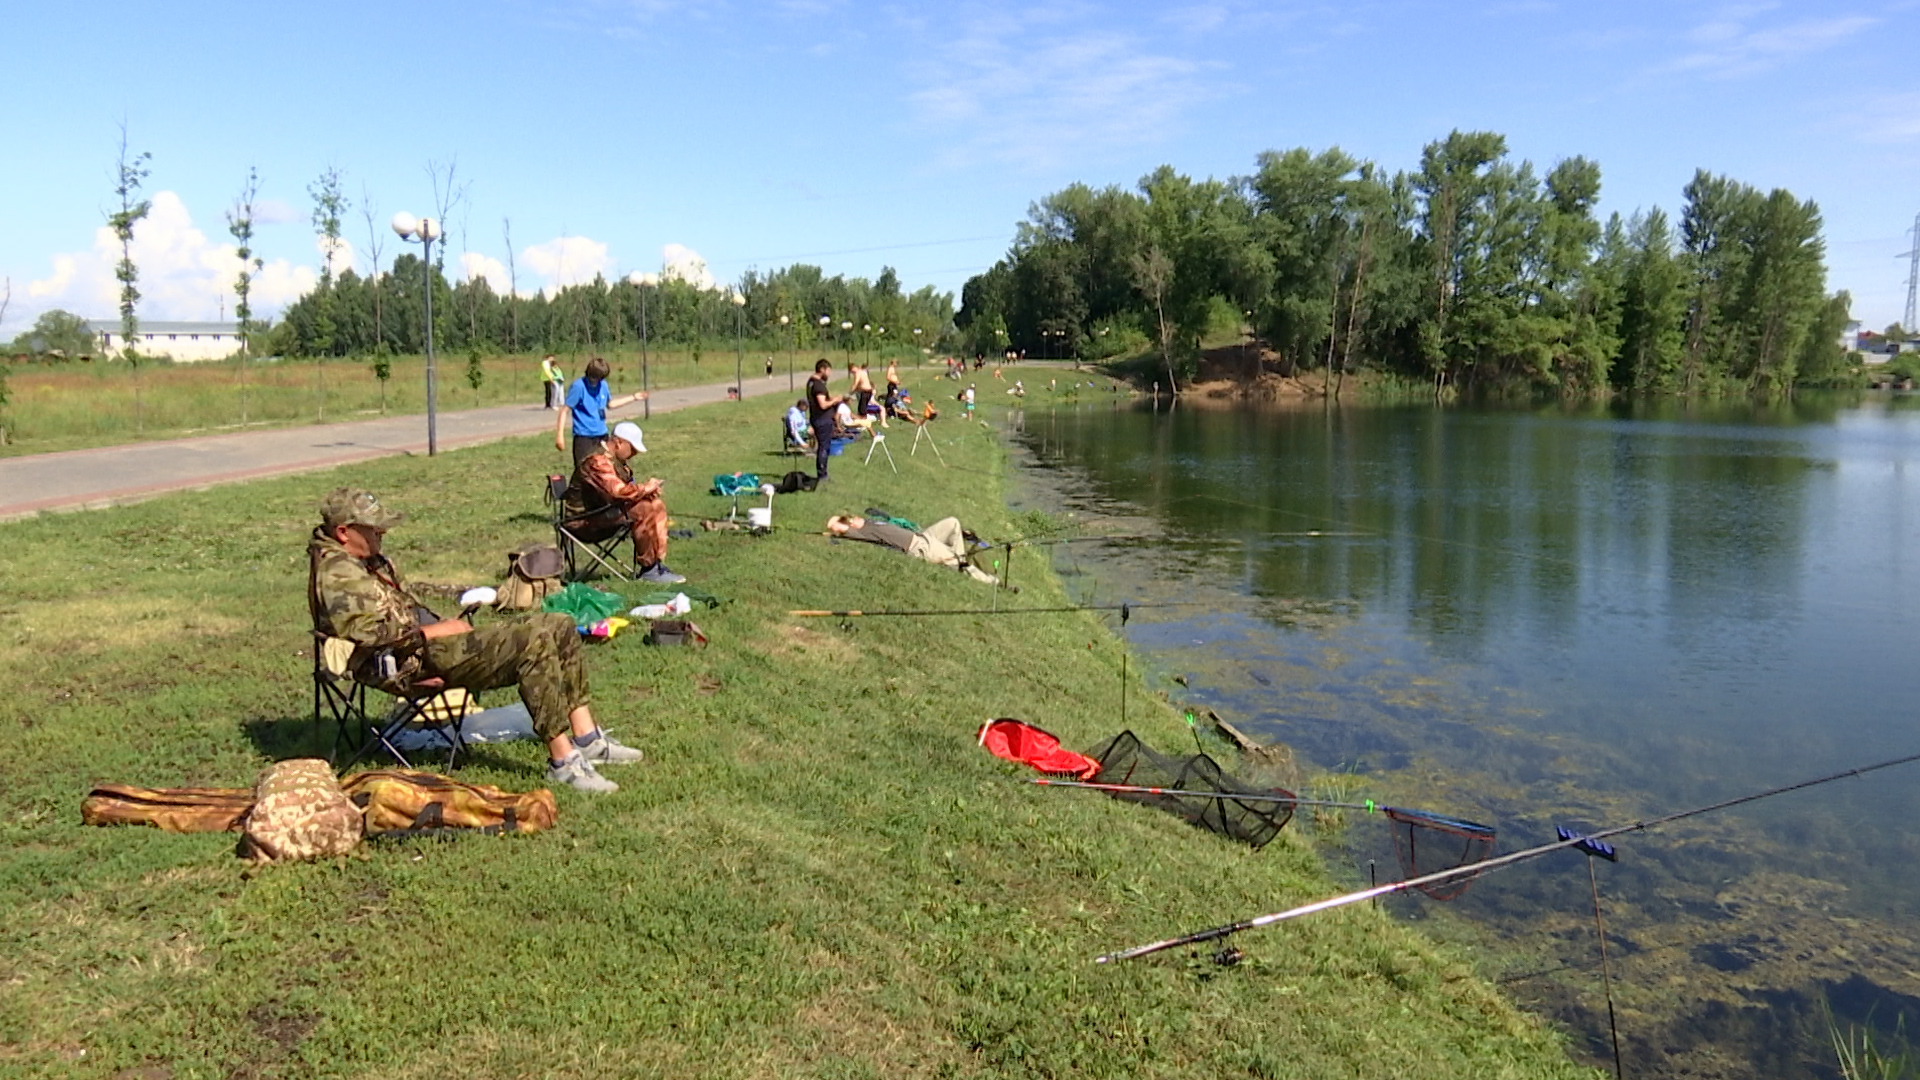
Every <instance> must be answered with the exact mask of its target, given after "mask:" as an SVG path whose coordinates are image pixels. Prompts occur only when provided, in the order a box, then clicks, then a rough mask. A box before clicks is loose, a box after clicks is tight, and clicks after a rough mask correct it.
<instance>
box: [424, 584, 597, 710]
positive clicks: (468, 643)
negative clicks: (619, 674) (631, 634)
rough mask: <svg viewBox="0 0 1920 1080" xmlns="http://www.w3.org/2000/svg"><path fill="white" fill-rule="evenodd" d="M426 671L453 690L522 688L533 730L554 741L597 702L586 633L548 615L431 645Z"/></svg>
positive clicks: (520, 619)
mask: <svg viewBox="0 0 1920 1080" xmlns="http://www.w3.org/2000/svg"><path fill="white" fill-rule="evenodd" d="M426 661H427V662H426V670H425V671H424V672H423V674H426V675H438V676H440V677H441V678H443V679H445V680H446V681H447V685H448V686H458V687H462V688H465V689H467V690H474V691H479V690H498V689H500V688H501V687H505V686H516V685H517V686H519V687H520V700H521V701H524V702H526V703H527V712H529V713H531V714H533V730H534V731H535V732H537V733H539V735H540V737H541V738H543V739H551V738H553V737H554V736H556V735H562V734H565V733H566V732H568V731H569V730H571V728H570V725H569V724H568V721H567V716H568V714H569V713H571V712H573V710H575V709H577V708H579V707H580V706H582V705H587V704H590V703H591V698H590V696H589V695H588V693H587V668H586V664H585V662H583V661H582V660H581V658H580V632H579V631H578V630H576V629H575V628H574V625H573V620H572V619H569V618H567V617H566V616H565V615H555V614H552V613H550V612H543V613H541V614H537V615H524V616H519V617H517V618H512V619H506V620H502V621H499V622H489V623H485V624H483V625H480V626H476V627H474V628H473V631H472V632H471V633H466V634H456V635H454V636H453V637H445V638H439V639H437V640H434V641H429V642H427V651H426Z"/></svg>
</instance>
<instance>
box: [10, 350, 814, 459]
mask: <svg viewBox="0 0 1920 1080" xmlns="http://www.w3.org/2000/svg"><path fill="white" fill-rule="evenodd" d="M594 355H600V356H603V357H605V358H606V360H607V361H608V363H610V364H611V365H612V367H613V377H612V378H611V379H610V380H609V381H610V382H611V383H612V384H613V387H614V392H615V393H616V394H626V393H630V392H632V391H634V390H638V389H640V383H641V371H640V368H641V364H640V353H639V351H638V350H637V349H629V348H620V349H610V350H604V351H602V352H600V353H598V354H595V353H591V352H583V353H578V354H563V355H561V356H560V357H559V358H558V361H557V362H558V363H559V365H560V369H561V371H562V372H563V373H564V374H565V375H566V376H567V378H568V380H569V381H571V380H573V379H577V378H579V377H580V375H581V374H582V373H583V372H584V371H585V369H586V364H587V361H588V360H589V359H590V358H591V357H592V356H594ZM769 355H772V356H773V358H774V370H775V377H776V378H777V379H780V380H782V381H785V379H786V377H787V360H788V355H787V353H786V351H785V350H782V351H781V352H779V353H777V354H770V353H767V352H766V351H765V350H761V351H759V352H755V351H753V350H752V349H751V348H749V349H748V350H747V352H746V355H745V364H744V368H743V370H744V375H743V377H744V378H747V379H759V380H764V379H765V378H766V359H767V357H768V356H769ZM844 358H845V354H844V353H836V354H834V355H833V362H834V366H835V368H836V369H842V368H843V364H842V361H843V359H844ZM812 359H813V358H810V357H809V356H808V355H807V354H804V353H802V354H799V356H798V359H797V360H796V362H795V372H796V379H797V380H798V382H799V384H804V383H805V381H806V377H807V376H806V370H805V369H809V367H810V365H811V364H812ZM0 364H5V365H6V368H5V371H4V374H5V375H6V376H7V391H8V396H9V398H10V401H9V402H8V404H6V405H5V406H0V427H5V428H6V430H7V433H8V441H7V443H6V444H5V445H0V456H16V455H20V454H43V453H49V452H51V451H56V450H77V449H82V448H84V447H89V446H113V445H118V444H121V443H129V442H136V441H139V440H142V439H167V438H181V437H185V436H190V435H207V434H222V433H227V432H233V431H240V430H245V429H251V428H258V427H293V426H299V425H305V424H314V423H338V422H340V421H343V420H365V419H368V418H370V417H377V416H380V415H383V414H386V415H404V414H409V413H424V412H426V411H427V391H426V360H425V358H424V357H419V356H397V357H394V358H393V373H392V377H391V378H389V379H388V380H387V385H386V389H385V393H384V396H383V394H382V391H381V386H380V380H379V379H377V378H375V377H374V373H373V365H372V364H371V363H370V362H369V361H367V360H365V359H356V358H350V357H349V358H341V359H334V360H327V361H325V362H319V363H316V362H315V361H312V360H295V359H289V360H279V361H275V362H273V363H259V362H253V363H248V364H244V365H243V364H240V363H239V362H238V361H221V362H217V363H198V364H144V365H142V366H141V367H140V368H139V369H138V370H135V369H131V368H129V367H128V366H127V365H126V364H124V363H119V362H107V361H101V360H93V361H89V362H86V363H80V362H73V363H65V364H50V365H42V364H12V363H8V362H7V361H6V360H5V359H4V358H0ZM481 365H482V367H483V369H484V372H485V374H484V377H483V378H482V380H481V383H480V387H479V388H478V389H477V390H476V389H475V388H474V387H473V386H472V385H471V384H469V383H468V381H467V357H466V355H465V354H464V353H449V354H442V355H441V356H440V357H439V358H438V361H437V363H436V370H437V375H436V379H437V386H438V390H437V391H436V394H435V399H436V403H437V406H438V407H439V408H440V409H443V410H456V409H472V408H479V407H483V406H488V405H511V404H529V403H532V402H537V401H540V400H541V389H540V377H539V372H540V357H539V356H538V355H537V354H522V355H513V356H501V355H488V356H485V357H483V358H482V360H481ZM733 375H734V351H733V349H732V347H731V346H729V347H728V348H726V349H725V350H715V349H709V350H707V352H706V353H705V355H704V356H703V357H702V358H701V360H700V362H699V363H697V364H696V363H695V362H694V360H693V354H692V353H690V352H687V351H685V350H671V351H667V350H659V349H655V350H652V351H651V352H650V353H649V354H648V362H647V380H646V381H647V384H648V385H649V386H651V387H652V388H654V389H656V390H665V389H671V388H673V387H678V386H694V385H699V384H704V383H727V382H732V381H733Z"/></svg>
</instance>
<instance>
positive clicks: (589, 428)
mask: <svg viewBox="0 0 1920 1080" xmlns="http://www.w3.org/2000/svg"><path fill="white" fill-rule="evenodd" d="M612 400H613V391H612V390H611V389H609V388H608V386H607V384H606V382H605V380H602V381H601V383H600V385H598V386H595V387H592V388H591V389H589V388H588V386H587V380H586V377H585V376H584V375H583V376H581V377H580V378H578V379H575V380H573V385H572V386H569V387H567V408H568V409H571V410H572V411H573V433H574V434H575V435H585V436H586V437H588V438H590V439H601V438H605V437H606V434H607V403H608V402H610V401H612Z"/></svg>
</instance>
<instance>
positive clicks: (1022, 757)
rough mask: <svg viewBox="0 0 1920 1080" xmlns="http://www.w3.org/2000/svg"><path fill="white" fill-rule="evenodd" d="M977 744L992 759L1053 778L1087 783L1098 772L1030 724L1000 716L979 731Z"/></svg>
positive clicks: (1093, 763)
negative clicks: (1026, 766)
mask: <svg viewBox="0 0 1920 1080" xmlns="http://www.w3.org/2000/svg"><path fill="white" fill-rule="evenodd" d="M980 745H981V746H984V747H986V748H987V752H988V753H989V754H992V755H993V756H994V757H997V758H1003V759H1005V760H1007V761H1012V762H1015V763H1018V764H1021V765H1030V766H1032V767H1033V768H1034V769H1035V770H1036V771H1038V772H1043V773H1048V774H1050V775H1053V776H1073V777H1078V778H1079V779H1081V780H1091V779H1093V777H1094V774H1096V773H1098V772H1099V771H1100V763H1099V762H1097V761H1095V760H1093V759H1092V758H1090V757H1088V756H1086V755H1085V754H1076V753H1074V752H1073V751H1071V750H1067V749H1064V748H1063V747H1061V745H1060V740H1059V739H1056V738H1054V737H1053V736H1052V735H1049V734H1047V733H1046V732H1044V731H1041V730H1040V729H1039V728H1037V727H1034V726H1033V725H1032V724H1028V723H1024V722H1022V721H1019V720H1013V719H1009V718H1006V717H1002V718H1001V719H999V720H989V721H987V723H986V724H984V725H983V726H982V727H981V728H980Z"/></svg>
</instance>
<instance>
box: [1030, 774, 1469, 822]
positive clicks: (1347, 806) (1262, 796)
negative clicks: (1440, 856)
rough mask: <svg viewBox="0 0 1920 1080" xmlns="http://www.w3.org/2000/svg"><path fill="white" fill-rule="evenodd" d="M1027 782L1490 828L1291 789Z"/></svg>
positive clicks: (1046, 778)
mask: <svg viewBox="0 0 1920 1080" xmlns="http://www.w3.org/2000/svg"><path fill="white" fill-rule="evenodd" d="M1027 783H1029V784H1034V785H1037V786H1039V787H1058V788H1079V789H1081V790H1082V791H1105V792H1108V793H1109V794H1116V795H1172V796H1176V797H1191V798H1195V799H1228V800H1231V801H1233V802H1270V803H1284V804H1285V805H1287V806H1324V807H1328V808H1330V809H1335V810H1364V811H1366V812H1367V813H1369V814H1394V813H1400V814H1420V815H1422V816H1425V817H1431V818H1443V819H1444V820H1447V821H1453V822H1456V823H1458V824H1462V825H1474V827H1475V828H1480V829H1490V828H1492V826H1489V825H1478V824H1475V823H1474V822H1470V821H1462V820H1460V819H1459V818H1446V817H1445V815H1442V814H1429V813H1427V812H1426V811H1425V810H1407V809H1405V808H1403V807H1398V806H1388V805H1386V804H1385V803H1377V802H1374V801H1373V800H1372V799H1366V800H1363V801H1361V802H1340V801H1338V800H1335V799H1303V798H1301V797H1300V796H1298V795H1295V794H1293V793H1292V792H1289V791H1189V790H1186V789H1184V788H1160V787H1146V786H1144V785H1141V784H1099V783H1094V782H1093V781H1091V780H1056V779H1054V778H1052V777H1050V776H1043V777H1040V778H1038V779H1034V780H1028V781H1027Z"/></svg>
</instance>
